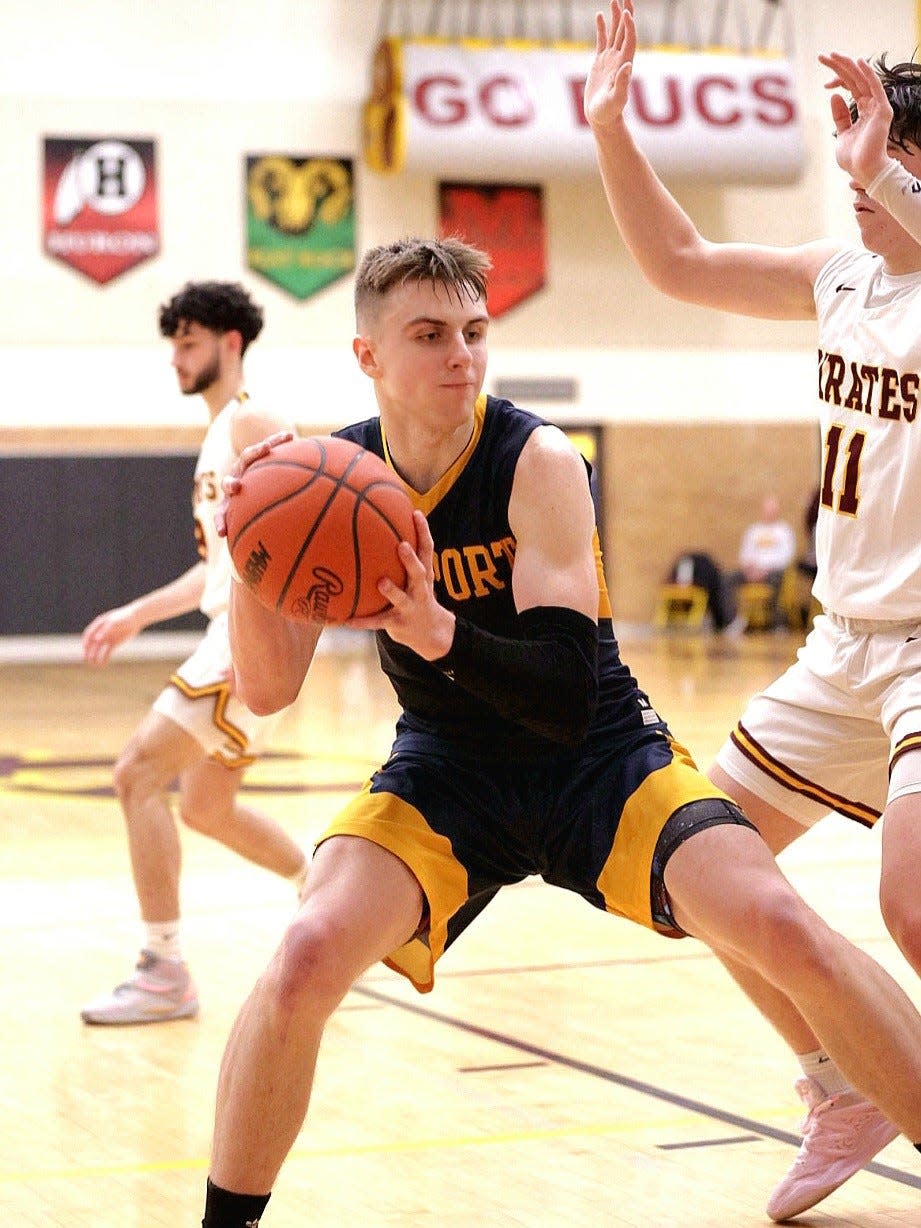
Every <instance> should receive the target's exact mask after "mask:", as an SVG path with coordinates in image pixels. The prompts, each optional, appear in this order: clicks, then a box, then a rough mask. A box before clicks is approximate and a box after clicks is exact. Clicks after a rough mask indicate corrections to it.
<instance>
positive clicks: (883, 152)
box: [819, 52, 892, 188]
mask: <svg viewBox="0 0 921 1228" xmlns="http://www.w3.org/2000/svg"><path fill="white" fill-rule="evenodd" d="M819 63H820V64H824V65H825V67H826V68H828V69H830V70H831V71H832V72H833V73H834V74H835V75H834V78H833V79H832V80H831V81H828V82H826V85H825V88H826V89H830V90H833V89H845V90H847V92H848V93H849V94H850V95H851V97H852V98H853V100H854V105H855V106H856V108H857V119H856V120H852V119H851V112H850V108H849V107H848V104H847V101H846V100H845V99H844V98H843V97H842V96H841V95H840V94H832V96H831V115H832V119H833V120H834V123H835V133H836V139H835V158H836V160H837V163H838V165H839V166H840V167H841V169H842V170H844V171H847V173H848V174H849V175H851V176H852V178H853V179H854V180H855V181H856V182H857V183H859V184H860V186H861V187H864V188H865V187H866V186H867V184H868V183H871V182H872V181H873V180H874V179H875V178H876V176H877V175H878V174H879V172H880V171H881V170H883V169H884V168H885V166H886V163H887V162H888V161H889V154H888V142H889V129H890V127H891V125H892V107H891V106H890V105H889V99H888V98H887V97H886V91H885V90H884V89H883V85H882V82H881V81H880V79H879V77H878V76H877V75H876V73H875V72H874V71H873V69H872V68H871V67H870V65H869V64H868V63H867V61H866V60H854V59H852V58H851V57H850V56H848V55H841V54H839V53H838V52H830V53H829V54H828V55H820V56H819Z"/></svg>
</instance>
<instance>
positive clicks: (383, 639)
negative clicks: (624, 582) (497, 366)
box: [335, 396, 656, 761]
mask: <svg viewBox="0 0 921 1228" xmlns="http://www.w3.org/2000/svg"><path fill="white" fill-rule="evenodd" d="M545 425H547V423H546V422H545V421H544V420H543V419H542V418H539V417H537V416H536V415H534V414H531V413H528V412H526V411H525V410H522V409H519V408H518V407H517V406H515V405H513V404H512V403H511V402H510V401H505V400H499V399H497V398H495V397H489V396H481V397H480V398H479V399H478V401H477V405H476V413H475V421H474V431H473V435H472V437H471V440H470V442H469V444H468V445H467V447H466V448H465V449H464V451H463V453H462V454H461V455H460V456H459V457H458V459H457V460H456V461H455V463H454V464H453V465H452V466H451V468H450V469H449V470H448V472H447V473H446V474H445V475H444V476H443V477H442V478H441V479H439V481H438V482H437V483H436V484H435V486H434V487H433V488H432V489H431V490H430V491H426V492H420V491H415V490H413V489H412V488H410V487H407V490H408V492H409V494H410V497H411V498H412V501H413V504H414V506H415V507H417V508H418V509H419V510H420V511H422V512H423V513H424V514H425V516H426V519H427V521H428V525H429V530H430V531H431V534H432V540H433V541H434V544H435V553H434V568H435V595H436V597H437V599H438V601H439V602H440V603H441V604H442V605H444V606H446V607H447V608H448V609H449V610H452V611H453V612H454V613H455V614H457V615H458V616H459V617H461V618H465V619H468V620H469V621H470V622H471V623H474V624H476V626H478V627H481V628H482V629H483V630H485V631H489V632H490V633H492V634H493V635H500V636H508V637H511V638H517V637H520V635H521V629H520V625H519V620H518V614H517V611H516V609H515V602H514V597H513V594H512V565H513V563H514V559H515V538H514V535H513V534H512V531H511V528H510V527H509V523H508V505H509V499H510V497H511V492H512V482H513V480H514V476H515V467H516V465H517V463H518V457H519V456H520V454H521V450H522V448H523V447H524V445H525V443H526V442H527V440H528V439H529V437H530V435H531V432H532V431H534V430H535V429H536V428H538V427H540V426H545ZM335 434H336V435H338V436H342V437H344V438H346V439H351V440H352V441H354V442H355V443H358V444H360V445H361V446H362V447H364V448H367V449H368V451H370V452H374V453H376V454H377V455H378V456H381V457H383V458H384V460H386V461H387V462H388V464H390V463H391V462H390V457H389V454H388V450H387V444H386V439H385V437H384V434H383V432H382V429H381V422H380V419H379V418H376V417H375V418H370V419H368V420H367V421H365V422H359V423H355V424H354V425H352V426H348V427H344V428H343V429H342V430H339V431H336V432H335ZM589 476H590V469H589V467H588V464H587V463H586V478H585V481H586V487H588V484H589ZM404 484H405V483H404ZM596 558H597V565H598V576H599V610H598V613H599V632H600V642H599V649H598V653H599V659H598V668H599V699H598V711H597V713H596V716H595V720H594V722H593V724H592V727H591V729H590V731H589V734H588V738H589V739H592V738H594V737H596V736H598V737H600V736H602V735H603V736H605V737H611V736H612V735H613V736H616V731H617V729H618V728H620V729H622V730H624V732H625V733H626V732H628V731H630V730H635V729H636V727H637V725H644V724H646V725H648V724H651V723H653V722H655V721H656V717H655V715H654V713H652V712H651V710H650V708H649V702H648V700H647V699H646V697H645V696H644V695H643V694H642V693H641V692H640V691H639V690H638V688H637V685H636V682H635V680H634V679H633V678H632V677H631V675H630V673H629V671H628V670H627V668H626V667H625V666H624V665H623V664H622V663H621V661H620V658H619V654H618V650H617V643H616V640H615V638H614V631H613V627H612V623H611V609H610V602H609V600H608V594H607V589H606V587H605V582H604V572H603V569H602V566H601V550H600V545H599V544H598V541H597V533H596ZM377 650H378V655H379V657H380V661H381V666H382V667H383V669H384V672H385V673H386V674H387V677H388V678H389V679H390V681H391V683H392V685H393V687H394V689H395V691H396V694H397V698H398V700H399V702H400V706H401V707H402V709H403V716H402V717H401V721H400V726H399V727H400V728H401V729H404V730H405V729H410V730H412V729H415V730H418V731H420V732H424V733H432V734H436V735H438V736H440V737H444V738H447V739H449V740H450V741H451V742H452V743H454V744H455V745H456V746H458V747H459V748H469V750H470V752H471V753H472V754H474V755H476V756H478V757H481V758H485V759H504V760H509V761H514V760H516V759H524V760H532V759H538V758H540V759H542V758H546V757H547V756H548V755H551V756H565V755H567V754H571V753H573V752H567V751H566V750H565V749H564V748H563V747H561V746H559V745H557V744H556V743H553V742H550V741H549V740H548V739H546V738H543V737H541V736H540V735H539V734H536V733H534V732H532V731H531V730H528V729H526V728H525V727H524V726H523V725H518V724H516V723H514V722H512V721H509V720H507V719H505V718H504V717H502V716H500V715H499V714H498V713H497V712H496V711H495V709H493V708H492V707H491V706H490V705H489V704H488V703H486V702H485V701H484V700H482V699H479V698H477V697H476V696H474V695H471V694H470V693H469V692H467V691H465V690H464V689H463V688H462V687H460V686H458V685H457V684H456V683H455V682H453V681H452V680H451V679H450V678H448V677H447V676H446V675H445V674H444V673H443V672H442V671H441V670H440V669H438V668H437V667H436V666H434V665H432V664H430V663H429V662H428V661H425V660H423V659H422V658H421V657H420V656H418V654H417V653H415V652H413V651H412V650H411V649H409V648H406V647H405V646H404V645H402V644H397V643H396V642H395V641H394V640H392V639H391V638H390V637H389V636H388V635H387V634H386V633H384V632H378V634H377ZM576 753H578V752H576Z"/></svg>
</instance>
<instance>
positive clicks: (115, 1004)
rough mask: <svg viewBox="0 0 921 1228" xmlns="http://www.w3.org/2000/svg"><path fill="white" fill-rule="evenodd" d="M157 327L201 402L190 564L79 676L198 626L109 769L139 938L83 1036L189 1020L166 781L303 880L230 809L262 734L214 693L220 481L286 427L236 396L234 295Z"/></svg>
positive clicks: (103, 630) (270, 865)
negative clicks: (160, 633)
mask: <svg viewBox="0 0 921 1228" xmlns="http://www.w3.org/2000/svg"><path fill="white" fill-rule="evenodd" d="M159 323H160V332H161V333H162V335H163V336H164V337H167V338H169V340H170V341H171V343H172V353H173V366H174V368H175V370H176V376H177V379H178V381H179V387H180V389H181V391H182V392H183V393H184V394H185V395H186V396H201V398H202V400H203V401H204V403H205V407H206V409H207V411H208V418H209V425H208V429H207V431H206V432H205V437H204V439H203V441H202V446H201V450H200V452H199V455H198V461H197V463H196V466H195V478H194V483H193V490H192V513H193V517H194V530H195V534H196V537H197V540H198V551H199V554H200V556H201V557H200V559H199V561H198V562H196V563H194V564H193V565H192V566H191V567H190V568H189V570H188V571H186V572H184V573H183V575H181V576H179V577H178V578H177V579H175V580H173V581H171V582H170V583H169V584H166V585H164V586H163V587H161V588H157V589H154V590H153V591H152V592H149V593H145V594H143V595H142V596H140V597H136V598H135V599H134V600H133V601H130V602H128V604H127V605H124V606H119V607H118V608H116V609H114V610H107V611H105V613H103V614H99V615H98V616H97V617H96V618H94V619H93V621H92V622H91V623H90V624H89V626H88V627H87V628H86V630H85V631H84V632H83V654H84V657H85V658H86V660H87V661H89V662H90V663H91V664H93V665H97V666H101V665H104V664H105V663H106V662H107V661H108V659H109V657H110V655H111V654H112V652H113V651H114V650H115V649H116V648H117V647H118V646H119V645H120V644H124V643H126V642H127V641H128V640H130V639H132V638H133V637H134V636H135V635H137V634H138V633H139V632H141V631H143V630H144V629H145V628H146V627H149V626H151V625H152V624H154V623H158V622H162V621H163V620H164V619H168V618H173V617H175V616H176V615H177V614H185V613H188V612H189V611H190V610H195V609H200V610H201V611H202V613H204V614H205V615H207V617H208V619H209V622H208V627H207V630H206V632H205V634H204V636H203V637H202V640H201V643H200V644H199V645H198V646H197V648H196V649H195V651H194V652H193V654H192V655H191V656H190V657H189V658H188V660H186V661H185V662H183V664H182V665H180V666H179V668H178V669H177V670H176V672H175V673H174V674H173V676H172V678H171V679H170V681H169V683H168V685H167V686H166V687H164V689H163V691H162V692H161V693H160V695H159V696H158V697H157V699H156V700H155V701H154V703H153V706H152V707H151V709H150V711H149V712H148V713H147V715H146V716H145V717H144V718H143V720H142V721H141V724H140V725H139V727H138V728H137V730H136V731H135V733H134V735H133V736H132V738H131V740H130V741H129V743H128V745H127V746H126V747H125V749H124V750H123V751H122V753H121V755H120V756H119V759H118V763H117V764H116V766H115V785H116V789H117V791H118V798H119V801H120V802H121V806H122V810H123V812H124V816H125V824H126V828H127V833H128V849H129V852H130V856H131V870H132V874H133V876H134V884H135V889H136V891H137V896H138V903H139V905H140V909H141V917H142V921H143V927H144V938H143V948H142V950H141V957H140V960H139V961H138V965H137V967H136V968H135V970H134V972H133V973H132V974H131V975H130V976H129V977H128V979H127V980H125V981H123V982H122V983H121V984H120V985H117V986H116V987H115V988H114V989H112V990H108V991H106V992H105V993H103V994H101V995H100V996H99V997H97V998H95V999H94V1000H93V1001H92V1002H88V1003H87V1004H86V1006H84V1007H83V1010H82V1011H81V1016H82V1018H83V1020H84V1022H85V1023H91V1024H99V1025H122V1024H140V1023H165V1022H167V1021H169V1020H171V1019H187V1018H190V1017H192V1016H194V1015H197V1013H198V991H197V990H196V988H195V985H194V983H193V981H192V977H191V974H190V972H189V969H188V966H187V965H186V962H185V960H184V959H183V952H182V946H181V942H180V929H179V906H180V901H179V878H180V869H181V848H180V843H179V836H178V832H177V830H176V819H175V817H174V815H173V810H172V806H171V803H170V789H171V786H172V783H173V781H174V780H177V779H178V781H179V814H180V816H181V818H182V820H183V821H184V822H185V823H186V824H187V825H188V826H189V827H191V828H193V829H195V830H197V831H200V832H203V833H204V834H205V835H207V836H211V837H212V838H214V839H215V840H219V841H220V842H221V843H222V844H225V845H227V847H228V848H231V849H234V850H235V851H236V852H238V853H240V854H241V855H242V856H244V857H247V858H248V859H249V860H250V861H254V862H256V863H257V864H258V865H261V866H265V867H266V868H267V869H269V870H274V871H275V872H276V873H277V874H280V875H282V876H283V877H285V878H291V880H292V882H293V883H294V885H295V887H296V888H297V889H299V888H300V886H301V885H302V883H303V880H304V877H305V876H306V873H307V860H306V858H305V855H304V851H303V849H301V848H300V846H299V845H298V844H296V843H295V841H294V840H292V839H291V837H290V836H289V835H288V833H287V832H286V831H285V830H284V829H283V828H282V827H281V826H280V825H279V824H278V823H276V822H275V821H274V820H273V819H270V818H269V817H268V816H267V815H264V814H261V813H260V812H258V811H256V810H253V809H251V808H250V807H249V806H245V805H243V804H242V803H241V802H240V801H239V799H238V796H237V794H238V791H239V788H240V784H241V783H242V780H243V773H244V771H245V770H246V767H247V766H248V765H249V764H250V763H252V761H253V759H254V757H255V754H256V749H257V747H258V746H259V744H260V740H264V739H265V738H266V737H267V736H268V735H269V733H270V731H271V727H272V722H270V721H266V720H265V719H264V718H261V717H256V716H254V715H253V713H252V712H250V711H248V710H247V709H246V708H245V707H244V705H243V704H242V703H241V702H240V700H239V699H238V698H237V697H236V696H235V695H234V693H233V689H232V687H231V685H230V681H229V679H228V674H229V670H230V647H229V643H228V635H227V602H228V600H229V597H230V554H229V551H228V549H227V543H226V542H225V541H224V540H223V538H221V537H219V536H218V534H217V530H216V528H215V524H214V512H215V508H216V507H217V506H218V504H219V502H220V500H221V498H222V494H221V481H222V479H223V477H224V475H225V474H226V473H227V472H228V471H229V469H230V468H231V466H232V465H233V464H234V462H235V461H236V460H237V458H238V457H239V455H240V453H241V451H242V450H243V448H244V447H245V446H246V445H247V444H250V443H253V442H254V441H256V440H259V439H262V438H263V437H264V436H265V435H266V433H267V432H271V431H272V430H277V429H279V428H280V427H282V426H287V425H288V423H287V419H283V418H281V417H280V416H279V415H277V414H272V413H269V412H268V411H267V410H265V409H261V408H260V407H259V406H258V405H257V404H256V402H254V401H251V400H250V398H249V397H248V395H247V393H246V391H245V388H244V381H243V356H244V354H245V353H246V351H247V349H248V347H249V345H250V344H251V343H252V342H253V341H255V339H256V338H257V337H258V336H259V333H260V332H261V331H262V308H261V307H260V306H259V305H258V304H257V303H254V302H253V300H252V299H251V298H250V296H249V294H248V293H247V291H246V290H245V289H244V287H243V286H241V285H239V284H237V283H236V282H222V281H203V282H189V283H187V284H186V285H185V286H183V288H182V289H181V290H179V291H178V292H177V293H176V294H175V295H173V297H172V298H171V299H170V300H169V302H167V303H165V304H164V305H163V306H162V307H161V308H160V316H159Z"/></svg>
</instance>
